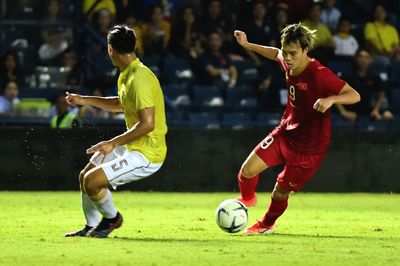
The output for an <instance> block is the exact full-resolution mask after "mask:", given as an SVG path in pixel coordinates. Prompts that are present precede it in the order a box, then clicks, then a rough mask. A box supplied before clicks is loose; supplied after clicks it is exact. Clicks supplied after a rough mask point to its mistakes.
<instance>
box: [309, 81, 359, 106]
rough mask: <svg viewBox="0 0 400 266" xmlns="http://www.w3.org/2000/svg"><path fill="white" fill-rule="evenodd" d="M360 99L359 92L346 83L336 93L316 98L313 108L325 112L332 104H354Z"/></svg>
mask: <svg viewBox="0 0 400 266" xmlns="http://www.w3.org/2000/svg"><path fill="white" fill-rule="evenodd" d="M360 100H361V97H360V94H359V93H358V92H357V91H356V90H355V89H353V88H352V87H351V86H350V85H349V84H347V83H346V84H345V85H344V86H343V88H342V89H341V90H340V92H339V94H338V95H332V96H328V97H326V98H320V99H318V100H317V101H316V102H315V104H314V106H313V108H314V110H316V111H318V112H321V113H325V112H326V110H328V109H329V108H331V106H332V105H334V104H355V103H358V102H359V101H360Z"/></svg>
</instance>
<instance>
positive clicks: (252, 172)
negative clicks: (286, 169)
mask: <svg viewBox="0 0 400 266" xmlns="http://www.w3.org/2000/svg"><path fill="white" fill-rule="evenodd" d="M267 168H268V165H267V164H266V163H265V162H264V161H263V160H262V159H261V158H260V157H259V156H258V155H257V154H256V153H255V152H254V151H252V152H251V153H250V154H249V156H248V157H247V159H246V160H245V161H244V163H243V164H242V167H241V169H240V173H241V174H242V175H243V176H244V177H247V178H252V177H254V176H256V175H258V174H259V173H261V172H262V171H264V170H266V169H267Z"/></svg>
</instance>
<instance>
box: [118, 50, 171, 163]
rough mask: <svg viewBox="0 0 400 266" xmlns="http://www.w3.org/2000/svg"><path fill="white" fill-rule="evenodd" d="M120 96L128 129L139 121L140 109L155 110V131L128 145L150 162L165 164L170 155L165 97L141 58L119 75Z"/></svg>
mask: <svg viewBox="0 0 400 266" xmlns="http://www.w3.org/2000/svg"><path fill="white" fill-rule="evenodd" d="M118 97H119V101H120V103H121V105H122V108H123V109H124V116H125V123H126V127H127V129H128V130H129V129H130V128H132V127H133V126H135V125H136V124H137V123H138V122H139V114H138V112H139V111H140V110H143V109H145V108H148V107H154V130H153V131H152V132H150V133H147V134H146V135H144V136H142V137H140V138H138V139H136V140H134V141H133V142H131V143H128V144H126V145H125V146H126V148H127V149H128V150H130V151H138V152H140V153H142V154H143V155H145V156H146V157H147V159H148V160H149V161H150V162H151V163H162V162H163V161H164V159H165V156H166V153H167V145H166V142H165V134H166V133H167V124H166V119H165V108H164V96H163V93H162V90H161V86H160V83H159V82H158V79H157V77H156V76H155V75H154V73H153V72H152V71H151V70H150V69H149V68H148V67H146V66H145V65H143V63H142V62H140V60H139V58H137V59H135V60H134V61H132V62H131V63H130V64H129V65H128V66H127V68H126V69H125V70H124V71H123V72H122V73H121V74H120V75H119V78H118Z"/></svg>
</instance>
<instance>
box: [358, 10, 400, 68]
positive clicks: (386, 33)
mask: <svg viewBox="0 0 400 266" xmlns="http://www.w3.org/2000/svg"><path fill="white" fill-rule="evenodd" d="M386 17H387V14H386V10H385V8H384V6H383V5H380V4H378V5H376V6H375V7H374V10H373V21H372V22H368V23H367V24H366V25H365V28H364V37H365V40H366V43H367V45H368V48H369V49H371V51H372V54H373V56H374V61H375V62H377V63H380V64H382V65H384V66H387V65H389V64H390V59H393V58H398V57H399V34H398V32H397V30H396V28H395V27H393V26H392V25H390V24H388V23H387V22H386Z"/></svg>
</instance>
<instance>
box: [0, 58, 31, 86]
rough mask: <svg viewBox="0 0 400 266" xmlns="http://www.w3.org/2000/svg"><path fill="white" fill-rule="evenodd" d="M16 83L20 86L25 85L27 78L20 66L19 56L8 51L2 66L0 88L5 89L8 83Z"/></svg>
mask: <svg viewBox="0 0 400 266" xmlns="http://www.w3.org/2000/svg"><path fill="white" fill-rule="evenodd" d="M10 81H14V82H15V83H17V84H18V85H23V84H24V83H25V78H24V76H23V75H22V71H21V68H20V64H19V59H18V54H17V52H15V51H14V50H8V51H6V52H5V53H4V54H3V56H2V58H1V64H0V87H1V88H5V86H6V85H7V83H8V82H10Z"/></svg>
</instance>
